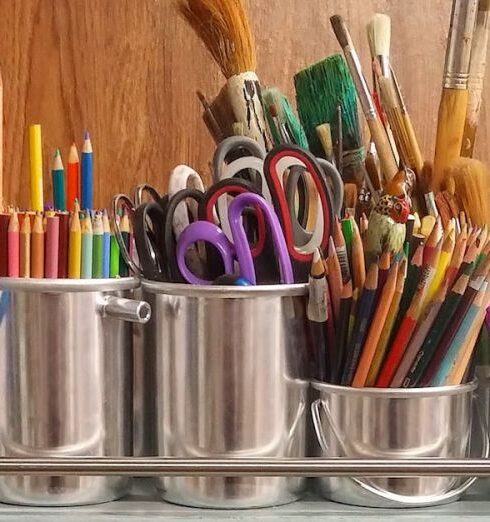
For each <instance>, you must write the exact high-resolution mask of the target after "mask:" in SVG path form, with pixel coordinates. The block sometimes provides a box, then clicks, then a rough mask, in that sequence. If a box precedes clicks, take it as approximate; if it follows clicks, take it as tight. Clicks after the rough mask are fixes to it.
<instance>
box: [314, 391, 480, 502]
mask: <svg viewBox="0 0 490 522" xmlns="http://www.w3.org/2000/svg"><path fill="white" fill-rule="evenodd" d="M313 388H314V389H315V390H316V391H317V392H318V394H319V398H318V399H317V400H316V401H314V402H313V404H312V407H311V410H312V416H313V424H314V426H315V431H316V434H317V438H318V442H319V444H320V448H321V454H322V455H323V456H325V457H352V458H370V459H372V458H417V457H447V458H463V457H466V456H469V451H470V439H471V423H472V409H473V404H475V403H476V401H473V398H475V394H474V392H475V389H476V384H474V383H472V384H465V385H460V386H447V387H439V388H420V389H408V390H399V389H377V388H348V387H343V386H333V385H328V384H324V383H320V382H314V383H313ZM479 421H480V430H481V432H482V440H483V448H482V454H483V456H484V457H487V456H488V437H487V434H486V428H485V422H484V419H483V418H480V419H479ZM480 456H481V454H480ZM475 480H476V479H475V478H470V479H468V480H464V481H462V480H461V479H459V478H453V477H413V478H411V477H409V478H379V479H378V478H376V479H368V478H332V477H324V478H321V479H319V481H318V486H319V489H320V492H321V494H322V495H323V496H325V497H326V498H328V499H330V500H334V501H336V502H342V503H345V504H353V505H357V506H370V507H416V506H432V505H437V504H443V503H447V502H451V501H453V500H457V499H458V498H459V497H460V496H461V494H462V493H463V492H464V491H465V490H466V489H467V488H468V487H469V486H470V485H471V484H473V482H474V481H475Z"/></svg>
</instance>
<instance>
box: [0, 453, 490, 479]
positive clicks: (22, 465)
mask: <svg viewBox="0 0 490 522" xmlns="http://www.w3.org/2000/svg"><path fill="white" fill-rule="evenodd" d="M0 475H56V476H61V475H85V476H88V475H92V476H94V475H95V476H97V475H101V476H102V475H128V476H138V477H148V476H156V475H164V476H181V477H183V476H211V475H212V476H233V477H241V476H261V477H266V476H305V477H319V476H331V477H345V476H348V477H352V476H353V477H407V476H461V477H463V476H474V477H475V476H476V477H486V476H490V459H488V460H487V459H442V458H423V459H346V458H335V459H319V458H310V459H271V458H266V459H258V458H236V459H203V458H201V459H184V458H161V457H127V458H115V457H77V458H72V457H56V458H54V457H53V458H11V457H1V458H0Z"/></svg>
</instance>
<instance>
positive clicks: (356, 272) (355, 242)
mask: <svg viewBox="0 0 490 522" xmlns="http://www.w3.org/2000/svg"><path fill="white" fill-rule="evenodd" d="M352 223H353V228H354V234H353V238H352V278H353V280H354V285H353V287H354V288H362V287H363V286H364V281H365V280H366V262H365V259H364V248H363V245H362V239H361V234H360V232H359V227H358V226H357V223H356V221H355V219H353V220H352Z"/></svg>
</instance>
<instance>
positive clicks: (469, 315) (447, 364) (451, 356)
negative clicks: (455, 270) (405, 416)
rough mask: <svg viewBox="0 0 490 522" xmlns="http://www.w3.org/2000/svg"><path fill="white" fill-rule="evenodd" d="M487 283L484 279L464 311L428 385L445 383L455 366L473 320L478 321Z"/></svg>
mask: <svg viewBox="0 0 490 522" xmlns="http://www.w3.org/2000/svg"><path fill="white" fill-rule="evenodd" d="M487 288H488V283H487V282H486V281H485V282H484V283H483V284H482V286H481V288H480V290H479V291H478V294H477V295H476V297H475V299H474V301H473V303H472V304H471V306H470V308H469V309H468V311H467V312H466V314H465V316H464V319H463V322H462V324H461V327H460V328H459V330H458V331H457V333H456V335H455V336H454V339H453V340H452V342H451V345H450V346H449V348H448V351H447V353H446V355H445V356H444V359H443V360H442V361H441V363H440V365H439V367H438V368H437V372H436V373H435V375H434V377H433V378H432V380H431V381H430V386H443V385H445V384H446V383H447V380H448V378H449V375H450V374H451V372H452V371H453V369H454V368H455V366H456V363H457V360H458V356H459V354H460V353H461V352H462V351H463V350H464V347H465V345H466V343H467V342H468V336H469V334H470V331H471V329H472V327H473V326H474V324H475V322H476V321H478V317H479V316H480V313H481V311H482V307H483V302H484V298H485V294H486V292H487Z"/></svg>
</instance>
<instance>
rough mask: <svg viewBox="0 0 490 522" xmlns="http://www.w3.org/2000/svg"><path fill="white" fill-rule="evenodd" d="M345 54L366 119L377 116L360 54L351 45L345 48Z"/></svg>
mask: <svg viewBox="0 0 490 522" xmlns="http://www.w3.org/2000/svg"><path fill="white" fill-rule="evenodd" d="M344 55H345V59H346V61H347V65H348V66H349V70H350V72H351V75H352V79H353V80H354V84H355V86H356V90H357V95H358V96H359V101H360V102H361V107H362V112H363V113H364V116H365V117H366V119H368V120H370V119H374V118H376V108H375V107H374V103H373V99H372V98H371V94H370V93H369V87H368V84H367V82H366V78H364V75H363V74H362V66H361V62H360V60H359V56H358V55H357V53H356V51H355V50H354V49H353V48H352V47H350V46H349V45H348V46H346V47H345V48H344Z"/></svg>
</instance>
